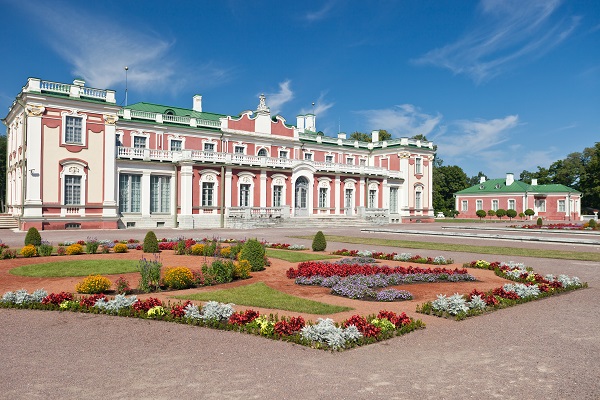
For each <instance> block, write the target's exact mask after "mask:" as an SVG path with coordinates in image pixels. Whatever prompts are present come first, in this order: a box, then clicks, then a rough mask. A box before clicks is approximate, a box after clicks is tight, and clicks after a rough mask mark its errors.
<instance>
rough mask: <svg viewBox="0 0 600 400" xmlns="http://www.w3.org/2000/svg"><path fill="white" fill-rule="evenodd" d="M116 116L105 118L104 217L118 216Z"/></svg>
mask: <svg viewBox="0 0 600 400" xmlns="http://www.w3.org/2000/svg"><path fill="white" fill-rule="evenodd" d="M116 118H117V117H116V116H114V115H106V116H105V118H104V121H105V125H104V173H103V175H104V177H103V178H104V200H103V202H102V216H103V217H116V216H117V201H116V190H117V188H116V182H115V177H116V176H117V175H116V174H115V171H116V170H117V168H116V165H115V160H116V157H115V141H116V125H115V121H116Z"/></svg>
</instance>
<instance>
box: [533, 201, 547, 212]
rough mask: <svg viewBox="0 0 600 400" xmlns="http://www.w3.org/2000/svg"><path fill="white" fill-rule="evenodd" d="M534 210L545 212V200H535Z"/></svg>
mask: <svg viewBox="0 0 600 400" xmlns="http://www.w3.org/2000/svg"><path fill="white" fill-rule="evenodd" d="M535 208H537V210H538V211H541V212H546V200H545V199H538V200H535Z"/></svg>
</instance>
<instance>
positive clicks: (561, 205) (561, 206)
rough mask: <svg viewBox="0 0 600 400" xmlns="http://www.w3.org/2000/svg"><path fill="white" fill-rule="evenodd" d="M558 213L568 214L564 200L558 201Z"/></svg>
mask: <svg viewBox="0 0 600 400" xmlns="http://www.w3.org/2000/svg"><path fill="white" fill-rule="evenodd" d="M558 212H567V209H566V203H565V201H564V200H559V201H558Z"/></svg>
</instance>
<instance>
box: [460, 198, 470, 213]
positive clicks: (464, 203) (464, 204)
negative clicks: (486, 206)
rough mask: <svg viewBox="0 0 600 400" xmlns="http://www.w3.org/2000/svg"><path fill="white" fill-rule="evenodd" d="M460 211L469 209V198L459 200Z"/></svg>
mask: <svg viewBox="0 0 600 400" xmlns="http://www.w3.org/2000/svg"><path fill="white" fill-rule="evenodd" d="M460 210H461V211H469V200H462V201H461V209H460Z"/></svg>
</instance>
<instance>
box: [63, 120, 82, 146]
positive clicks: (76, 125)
mask: <svg viewBox="0 0 600 400" xmlns="http://www.w3.org/2000/svg"><path fill="white" fill-rule="evenodd" d="M82 127H83V118H82V117H71V116H68V115H67V116H66V117H65V143H69V144H83V132H82Z"/></svg>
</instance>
